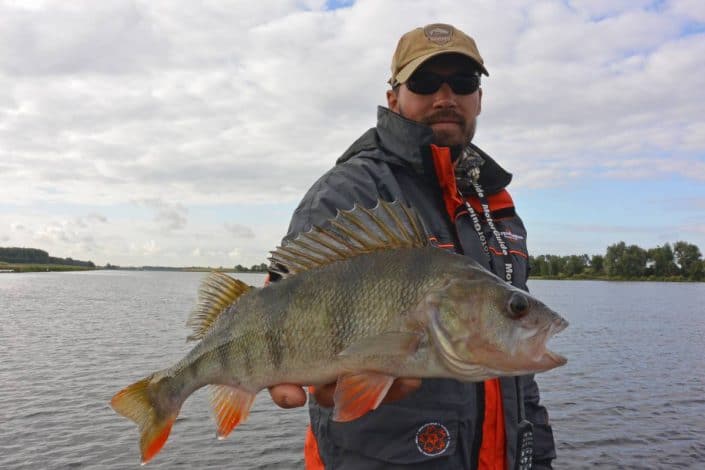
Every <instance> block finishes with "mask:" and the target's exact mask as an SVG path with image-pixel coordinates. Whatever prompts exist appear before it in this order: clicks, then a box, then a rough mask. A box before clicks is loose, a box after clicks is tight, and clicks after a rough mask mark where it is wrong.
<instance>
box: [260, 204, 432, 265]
mask: <svg viewBox="0 0 705 470" xmlns="http://www.w3.org/2000/svg"><path fill="white" fill-rule="evenodd" d="M328 222H329V223H328V228H325V229H324V228H321V227H318V226H314V227H313V228H312V229H311V230H309V231H308V232H304V233H300V234H299V235H298V236H297V237H296V238H294V239H293V240H291V241H289V242H287V243H285V244H284V245H283V246H280V247H278V248H277V249H276V250H275V251H273V252H271V256H270V258H269V259H270V261H271V262H272V267H271V268H270V270H271V271H272V272H275V273H277V274H279V275H280V276H282V277H287V276H291V275H293V274H296V273H299V272H302V271H306V270H308V269H312V268H316V267H319V266H325V265H327V264H330V263H333V262H334V261H340V260H344V259H348V258H352V257H354V256H357V255H361V254H363V253H370V252H373V251H377V250H385V249H396V248H414V247H422V246H427V245H428V240H427V237H426V232H425V231H424V227H423V223H422V222H421V219H420V218H419V216H418V215H417V214H416V212H415V211H414V210H413V209H411V208H409V207H406V206H404V205H403V204H401V203H400V202H398V201H395V202H386V201H382V200H379V201H378V202H377V205H376V206H375V207H373V208H372V209H367V208H365V207H362V206H359V205H357V204H355V205H354V206H353V208H352V209H351V210H349V211H340V210H339V211H338V214H337V215H336V217H335V218H334V219H331V220H329V221H328Z"/></svg>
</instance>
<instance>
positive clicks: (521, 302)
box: [507, 292, 529, 319]
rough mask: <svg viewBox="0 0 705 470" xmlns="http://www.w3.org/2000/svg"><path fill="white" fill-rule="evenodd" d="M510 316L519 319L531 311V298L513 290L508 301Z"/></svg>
mask: <svg viewBox="0 0 705 470" xmlns="http://www.w3.org/2000/svg"><path fill="white" fill-rule="evenodd" d="M507 307H508V310H509V316H510V317H511V318H515V319H519V318H522V317H523V316H525V315H526V314H527V313H529V299H527V298H526V296H525V295H524V294H522V293H521V292H513V293H512V296H511V297H510V298H509V302H508V303H507Z"/></svg>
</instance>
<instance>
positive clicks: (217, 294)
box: [186, 272, 250, 341]
mask: <svg viewBox="0 0 705 470" xmlns="http://www.w3.org/2000/svg"><path fill="white" fill-rule="evenodd" d="M248 290H250V286H248V285H247V284H245V283H244V282H242V281H239V280H237V279H234V278H232V277H230V276H228V275H227V274H224V273H221V272H212V273H210V274H209V275H208V277H207V278H206V279H205V280H204V281H203V283H202V284H201V288H200V289H199V291H198V304H197V305H196V308H194V310H193V312H191V316H190V317H189V319H188V321H187V322H186V326H189V327H191V328H192V329H193V334H192V335H190V336H189V337H188V338H187V339H188V340H189V341H193V340H197V339H201V338H203V336H205V334H206V332H207V331H208V330H209V329H210V327H211V326H212V325H213V323H214V322H215V320H216V319H217V318H218V317H219V316H220V314H221V313H223V312H224V311H225V310H226V309H227V308H228V307H229V306H230V304H232V303H233V302H235V300H236V299H237V298H238V297H240V296H241V295H242V294H244V293H245V292H247V291H248Z"/></svg>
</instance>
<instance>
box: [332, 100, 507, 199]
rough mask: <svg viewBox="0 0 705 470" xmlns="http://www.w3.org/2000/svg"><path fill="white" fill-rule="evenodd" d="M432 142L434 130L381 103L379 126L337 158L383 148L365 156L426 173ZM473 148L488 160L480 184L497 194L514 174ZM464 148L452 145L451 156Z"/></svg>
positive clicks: (378, 112) (482, 169)
mask: <svg viewBox="0 0 705 470" xmlns="http://www.w3.org/2000/svg"><path fill="white" fill-rule="evenodd" d="M432 142H433V131H432V130H431V128H430V127H428V126H426V125H425V124H421V123H418V122H416V121H411V120H409V119H406V118H405V117H402V116H401V115H399V114H397V113H395V112H393V111H391V110H389V109H388V108H384V107H382V106H379V107H377V127H376V128H373V129H370V130H369V131H367V132H366V133H365V134H363V135H362V137H360V138H359V139H358V140H357V141H356V142H355V143H353V144H352V145H351V146H350V148H349V149H348V150H347V151H346V152H345V153H344V154H343V155H342V156H341V157H340V158H339V159H338V162H337V163H342V162H344V161H346V160H348V159H350V158H353V157H354V156H355V155H356V154H358V153H359V152H361V151H365V150H373V149H375V148H380V149H381V150H382V152H375V153H374V154H373V155H366V156H367V157H368V158H376V159H380V160H384V161H386V162H387V163H390V164H396V165H402V166H406V167H411V168H412V169H413V170H414V171H415V172H416V173H419V174H426V173H428V172H429V168H431V166H432V165H431V166H429V162H428V161H427V160H428V158H429V156H430V151H429V146H430V145H431V143H432ZM471 145H472V144H471ZM473 148H474V149H475V150H476V151H477V152H478V153H479V154H480V156H481V157H482V158H483V160H484V161H485V163H484V164H483V165H482V167H481V170H480V184H481V185H482V187H483V188H485V191H487V192H490V193H494V192H497V191H499V190H501V189H503V188H504V187H505V186H507V185H508V184H509V183H510V181H511V180H512V175H511V173H508V172H507V171H505V170H504V169H503V168H502V167H501V166H500V165H499V164H498V163H497V162H495V161H494V160H493V159H492V158H491V157H490V156H489V155H487V154H486V153H485V152H483V151H482V150H481V149H479V148H478V147H477V146H475V145H473ZM461 150H462V149H461V148H460V147H459V146H457V147H451V148H450V151H451V158H452V159H453V160H455V158H456V157H457V156H458V155H459V154H460V151H461ZM434 176H435V175H434Z"/></svg>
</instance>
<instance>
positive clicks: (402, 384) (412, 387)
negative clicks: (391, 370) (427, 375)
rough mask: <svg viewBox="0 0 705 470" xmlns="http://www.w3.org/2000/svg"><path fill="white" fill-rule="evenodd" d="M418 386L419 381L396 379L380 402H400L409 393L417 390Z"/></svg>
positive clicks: (419, 384)
mask: <svg viewBox="0 0 705 470" xmlns="http://www.w3.org/2000/svg"><path fill="white" fill-rule="evenodd" d="M420 386H421V379H407V378H404V379H396V380H395V381H394V383H393V384H392V386H391V387H389V391H388V392H387V395H386V396H385V397H384V400H382V403H389V402H392V401H397V400H401V399H402V398H404V397H405V396H407V395H408V394H410V393H411V392H414V391H416V390H418V388H419V387H420Z"/></svg>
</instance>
